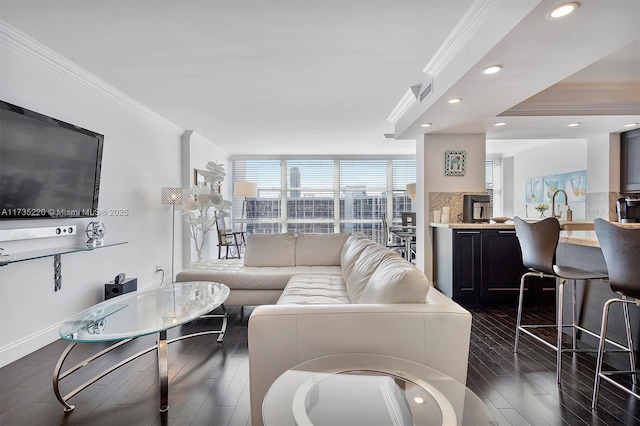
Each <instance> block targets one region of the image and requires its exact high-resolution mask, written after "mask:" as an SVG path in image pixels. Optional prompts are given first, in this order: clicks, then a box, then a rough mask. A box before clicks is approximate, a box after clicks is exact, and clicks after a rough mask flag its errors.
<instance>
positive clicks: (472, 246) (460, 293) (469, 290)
mask: <svg viewBox="0 0 640 426" xmlns="http://www.w3.org/2000/svg"><path fill="white" fill-rule="evenodd" d="M480 232H481V231H479V230H464V231H458V230H456V231H454V232H453V294H454V296H455V297H454V300H456V301H459V302H461V303H462V302H464V303H471V304H475V303H477V302H478V299H479V297H480V290H481V283H482V234H481V233H480Z"/></svg>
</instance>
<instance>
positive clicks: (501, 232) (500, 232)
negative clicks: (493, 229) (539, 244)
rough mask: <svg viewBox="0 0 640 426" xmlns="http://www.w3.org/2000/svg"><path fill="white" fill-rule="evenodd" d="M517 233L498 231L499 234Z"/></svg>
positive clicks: (513, 232)
mask: <svg viewBox="0 0 640 426" xmlns="http://www.w3.org/2000/svg"><path fill="white" fill-rule="evenodd" d="M515 233H516V231H498V234H515Z"/></svg>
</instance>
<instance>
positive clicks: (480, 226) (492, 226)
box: [429, 220, 516, 229]
mask: <svg viewBox="0 0 640 426" xmlns="http://www.w3.org/2000/svg"><path fill="white" fill-rule="evenodd" d="M429 226H431V227H432V228H449V229H515V227H516V226H515V224H514V223H513V221H511V220H510V221H507V222H505V223H495V222H490V223H462V222H450V223H436V222H432V223H430V224H429Z"/></svg>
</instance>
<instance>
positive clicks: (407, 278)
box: [357, 256, 430, 303]
mask: <svg viewBox="0 0 640 426" xmlns="http://www.w3.org/2000/svg"><path fill="white" fill-rule="evenodd" d="M429 288H430V285H429V281H428V280H427V277H426V276H425V274H424V273H422V271H420V270H419V269H418V268H416V267H415V266H414V265H412V264H411V263H409V262H407V261H406V260H404V259H403V258H402V257H400V256H387V257H385V258H384V259H383V260H382V262H380V264H379V265H378V267H377V268H376V269H375V271H374V272H373V274H372V275H371V278H369V281H368V282H367V284H366V285H365V288H364V290H363V291H362V296H361V297H360V299H359V300H358V302H357V303H424V302H425V300H426V298H427V294H428V292H429Z"/></svg>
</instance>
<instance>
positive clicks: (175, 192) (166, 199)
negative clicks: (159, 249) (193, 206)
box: [161, 188, 184, 283]
mask: <svg viewBox="0 0 640 426" xmlns="http://www.w3.org/2000/svg"><path fill="white" fill-rule="evenodd" d="M183 192H184V191H183V190H182V188H162V197H161V198H162V200H161V201H162V204H171V211H172V216H171V217H172V222H171V282H172V283H173V280H174V275H173V266H174V263H175V255H174V253H175V247H176V205H182V202H183V201H182V194H183Z"/></svg>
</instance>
